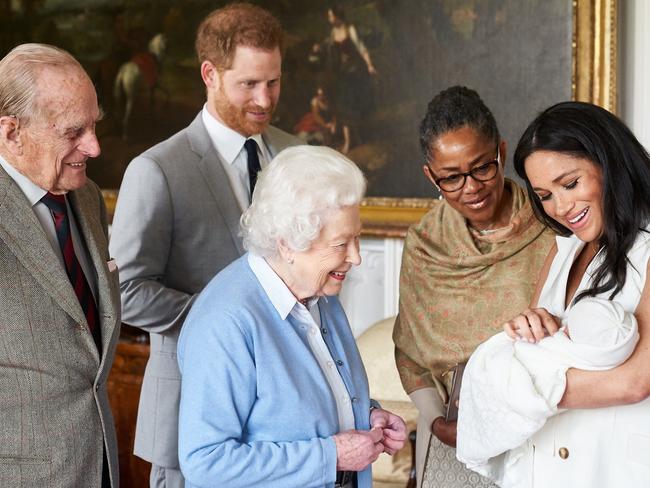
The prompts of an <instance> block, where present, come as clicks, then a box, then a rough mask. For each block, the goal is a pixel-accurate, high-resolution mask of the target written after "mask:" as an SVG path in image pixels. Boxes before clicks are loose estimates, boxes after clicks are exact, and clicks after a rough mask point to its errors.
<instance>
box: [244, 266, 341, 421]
mask: <svg viewBox="0 0 650 488" xmlns="http://www.w3.org/2000/svg"><path fill="white" fill-rule="evenodd" d="M248 264H249V265H250V267H251V269H252V270H253V273H255V276H256V277H257V279H258V280H259V282H260V284H261V285H262V288H264V291H265V292H266V294H267V295H268V297H269V299H270V300H271V303H272V304H273V306H274V307H275V309H276V310H277V311H278V313H279V314H280V317H282V320H286V318H287V316H288V315H289V314H291V315H292V316H293V318H295V319H296V320H297V321H298V322H299V323H300V324H301V326H302V328H303V330H306V331H307V340H308V342H309V347H310V348H311V350H312V353H313V354H314V357H315V358H316V361H317V362H318V365H319V366H320V368H321V370H322V371H323V374H324V375H325V378H326V379H327V383H328V384H329V386H330V388H331V389H332V394H333V395H334V399H335V400H336V410H337V413H338V418H339V431H340V432H343V431H346V430H350V429H354V412H353V411H352V404H351V403H350V395H349V393H348V390H347V388H346V387H345V383H343V379H342V378H341V375H340V374H339V371H338V369H337V367H336V364H335V363H334V359H332V355H331V353H330V351H329V349H328V348H327V344H325V340H324V339H323V336H322V334H321V328H320V310H319V308H318V307H317V306H316V305H317V304H318V301H319V300H327V297H314V298H312V299H310V300H309V302H308V303H307V307H305V306H304V305H303V304H302V303H300V302H299V301H298V300H297V299H296V297H295V296H294V295H293V293H291V291H290V290H289V288H288V287H287V285H285V283H284V282H283V281H282V279H281V278H280V277H279V276H278V275H277V274H276V273H275V271H273V268H271V266H269V264H268V263H267V262H266V260H265V259H264V258H262V257H260V256H257V255H255V254H253V253H249V254H248Z"/></svg>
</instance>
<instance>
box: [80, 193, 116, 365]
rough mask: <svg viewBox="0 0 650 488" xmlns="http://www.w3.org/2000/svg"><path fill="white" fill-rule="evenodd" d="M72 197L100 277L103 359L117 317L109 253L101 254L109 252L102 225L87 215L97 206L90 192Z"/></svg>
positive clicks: (99, 296) (98, 309) (98, 284)
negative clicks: (107, 262)
mask: <svg viewBox="0 0 650 488" xmlns="http://www.w3.org/2000/svg"><path fill="white" fill-rule="evenodd" d="M69 198H70V205H71V206H72V209H73V210H74V213H75V218H76V220H77V225H78V227H79V229H78V230H79V232H80V233H81V235H82V236H83V238H84V241H85V243H86V249H87V250H88V255H89V256H90V259H91V262H92V265H93V268H94V270H95V272H96V274H97V293H98V297H97V311H98V313H99V317H100V324H101V328H102V330H101V337H102V358H104V357H105V356H106V352H107V349H108V346H109V344H110V338H111V337H112V335H113V329H114V327H115V317H114V315H113V310H115V308H114V304H113V297H112V295H111V284H110V276H109V271H108V266H107V264H106V254H102V252H101V249H106V248H107V247H108V244H107V242H106V236H105V235H104V230H103V228H102V225H101V223H100V222H99V221H98V220H97V216H95V215H93V214H91V213H90V212H88V209H90V208H93V207H94V206H95V205H96V202H94V201H91V200H89V195H88V192H87V191H85V190H84V189H81V190H77V191H74V192H70V194H69ZM89 336H90V335H89Z"/></svg>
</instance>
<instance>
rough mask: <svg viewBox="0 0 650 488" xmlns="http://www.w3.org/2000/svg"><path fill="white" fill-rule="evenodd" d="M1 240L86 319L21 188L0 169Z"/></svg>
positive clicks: (54, 294)
mask: <svg viewBox="0 0 650 488" xmlns="http://www.w3.org/2000/svg"><path fill="white" fill-rule="evenodd" d="M0 239H2V240H3V241H4V242H5V244H6V245H7V246H8V247H9V249H10V250H11V252H12V253H13V254H14V256H16V258H17V259H18V261H20V263H21V264H22V265H23V266H24V267H25V269H27V270H28V271H29V272H30V273H31V274H32V276H34V279H35V280H36V281H37V282H38V283H39V284H40V285H41V286H42V287H43V289H44V290H45V291H46V292H47V293H48V295H50V296H51V297H52V299H53V300H54V301H55V302H56V303H57V304H59V306H60V307H61V308H62V309H63V310H64V311H65V312H66V313H67V314H68V315H70V317H72V319H73V320H74V321H75V322H76V323H78V324H84V325H85V324H86V317H85V315H84V313H83V310H82V309H81V305H80V304H79V300H78V299H77V296H76V295H75V293H74V290H73V289H72V287H71V286H70V281H69V280H68V276H67V275H66V273H65V270H64V269H63V267H62V266H61V263H60V261H59V258H58V257H57V256H56V254H55V253H54V250H53V249H52V246H51V245H50V243H49V241H48V240H47V237H46V236H45V231H44V230H43V228H42V227H41V223H40V222H39V221H38V218H37V217H36V215H35V214H34V212H33V210H32V208H31V207H30V205H29V202H28V201H27V199H26V198H25V195H24V194H23V192H22V191H21V190H20V188H19V187H18V185H16V184H15V183H14V181H13V180H12V179H11V178H10V177H9V176H8V175H7V173H5V171H4V170H3V169H2V168H0Z"/></svg>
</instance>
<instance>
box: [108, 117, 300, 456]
mask: <svg viewBox="0 0 650 488" xmlns="http://www.w3.org/2000/svg"><path fill="white" fill-rule="evenodd" d="M263 138H264V141H265V143H266V145H267V147H268V148H269V149H270V151H271V155H272V156H275V154H276V153H278V152H279V151H281V150H282V149H284V148H285V147H288V146H290V145H296V144H299V143H300V140H299V139H297V138H295V137H293V136H291V135H289V134H287V133H285V132H282V131H281V130H279V129H276V128H274V127H269V129H268V130H267V131H266V132H265V133H264V134H263ZM219 158H220V156H219V153H218V152H217V151H216V150H215V148H214V147H213V145H212V142H211V140H210V138H209V135H208V133H207V131H206V129H205V126H204V124H203V121H202V119H201V114H200V113H199V115H198V116H197V117H196V118H195V119H194V121H193V122H192V123H191V124H190V125H189V126H188V127H187V128H185V129H183V130H182V131H180V132H178V133H177V134H175V135H173V136H172V137H171V138H169V139H168V140H166V141H163V142H161V143H160V144H158V145H156V146H154V147H153V148H151V149H149V150H147V151H146V152H144V153H143V154H142V155H140V156H138V157H137V158H135V159H134V160H133V161H132V162H131V163H130V164H129V166H128V168H127V170H126V173H125V174H124V179H123V181H122V185H121V188H120V194H119V197H118V201H117V207H116V211H115V217H114V219H113V229H112V235H111V242H110V250H111V254H112V255H113V256H114V257H115V259H116V260H117V263H118V266H119V268H120V290H121V294H122V314H123V317H122V318H123V320H124V322H125V323H127V324H131V325H134V326H137V327H140V328H142V329H144V330H146V331H148V332H149V334H150V339H151V352H150V356H149V362H148V363H147V368H146V370H145V375H144V380H143V383H142V392H141V394H140V406H139V409H138V421H137V426H136V433H135V448H134V451H135V454H136V455H138V456H140V457H141V458H143V459H146V460H147V461H149V462H152V463H154V464H157V465H159V466H163V467H167V468H175V469H178V467H179V465H178V405H179V401H180V372H179V370H178V364H177V362H176V342H177V340H178V336H179V334H180V330H181V325H182V323H183V321H184V319H185V316H186V315H187V312H188V311H189V309H190V307H191V305H192V303H193V301H194V299H195V297H196V295H197V294H198V293H199V292H200V291H201V290H202V289H203V287H204V286H205V285H206V284H207V283H208V282H209V281H210V279H212V277H213V276H215V275H216V274H217V273H218V272H219V271H220V270H221V269H222V268H224V267H225V266H227V265H228V264H230V263H231V262H232V261H234V260H235V259H236V258H237V257H239V256H240V255H241V254H242V253H243V248H242V243H241V238H240V237H239V219H240V217H241V211H240V209H239V206H238V204H237V201H236V199H235V195H234V193H233V190H232V188H231V186H230V182H229V180H228V177H227V175H226V172H225V170H224V169H223V165H222V163H221V161H220V160H219Z"/></svg>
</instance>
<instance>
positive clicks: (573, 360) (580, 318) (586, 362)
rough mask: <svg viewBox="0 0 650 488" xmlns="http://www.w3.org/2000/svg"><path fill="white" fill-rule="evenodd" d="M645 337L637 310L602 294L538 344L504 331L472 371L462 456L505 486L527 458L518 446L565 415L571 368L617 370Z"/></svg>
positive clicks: (461, 415)
mask: <svg viewBox="0 0 650 488" xmlns="http://www.w3.org/2000/svg"><path fill="white" fill-rule="evenodd" d="M638 339H639V333H638V329H637V323H636V319H635V318H634V315H632V314H631V313H627V312H625V311H624V310H623V308H622V307H621V305H619V304H618V303H616V302H613V301H610V300H605V299H602V298H595V297H589V298H584V299H582V300H580V301H579V302H578V303H576V304H575V305H574V306H573V307H571V308H570V309H569V310H568V312H567V315H566V317H564V318H563V320H562V328H561V329H560V331H558V332H557V333H555V334H554V335H553V336H551V337H546V338H544V339H543V340H541V341H540V342H538V343H537V344H530V343H528V342H523V341H513V340H512V339H510V338H509V337H508V336H506V334H505V333H503V332H502V333H499V334H497V335H495V336H493V337H491V338H490V339H488V340H487V341H486V342H484V343H483V344H481V345H480V346H479V347H478V348H477V349H476V351H475V352H474V353H473V354H472V356H471V357H470V359H469V362H468V363H467V366H466V368H465V373H464V375H463V383H462V388H461V391H460V400H459V411H458V435H457V444H456V446H457V447H456V456H457V457H458V459H459V460H460V461H461V462H463V463H465V464H466V465H467V467H468V468H470V469H472V470H474V471H476V472H478V473H480V474H482V475H484V476H487V477H488V478H491V479H493V480H494V481H496V482H497V483H498V484H500V482H501V481H502V480H503V477H504V474H505V473H506V471H507V470H508V468H509V467H511V466H513V465H514V464H515V463H516V462H517V460H518V459H519V458H520V456H519V455H518V452H517V448H518V447H519V446H521V445H522V444H523V443H524V442H525V441H526V440H527V439H528V438H530V437H531V436H532V435H533V434H534V433H535V432H537V431H538V430H539V429H540V428H541V427H542V426H543V425H544V423H545V422H546V419H547V418H549V417H550V416H552V415H555V414H557V413H558V408H557V404H558V403H559V401H560V399H561V398H562V395H563V394H564V390H565V387H566V371H567V369H568V368H571V367H573V368H580V369H587V370H603V369H611V368H614V367H616V366H618V365H619V364H621V363H623V362H624V361H625V360H626V359H627V358H628V357H629V356H630V354H632V351H633V350H634V347H635V346H636V343H637V341H638ZM507 451H510V452H507Z"/></svg>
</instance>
